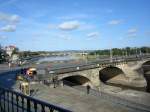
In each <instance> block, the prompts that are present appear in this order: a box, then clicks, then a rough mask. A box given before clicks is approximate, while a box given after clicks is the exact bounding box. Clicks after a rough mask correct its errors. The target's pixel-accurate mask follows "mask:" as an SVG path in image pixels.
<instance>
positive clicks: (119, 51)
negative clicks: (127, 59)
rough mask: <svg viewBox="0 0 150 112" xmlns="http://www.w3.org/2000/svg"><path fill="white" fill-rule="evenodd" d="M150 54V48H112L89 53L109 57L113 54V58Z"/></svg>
mask: <svg viewBox="0 0 150 112" xmlns="http://www.w3.org/2000/svg"><path fill="white" fill-rule="evenodd" d="M146 53H150V47H140V48H137V47H126V48H112V49H105V50H95V51H92V52H90V53H89V55H103V56H108V55H110V54H112V55H113V56H125V55H126V56H129V55H142V54H146Z"/></svg>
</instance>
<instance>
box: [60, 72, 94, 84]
mask: <svg viewBox="0 0 150 112" xmlns="http://www.w3.org/2000/svg"><path fill="white" fill-rule="evenodd" d="M61 80H62V81H63V82H64V83H66V84H68V85H69V86H79V85H82V86H86V85H90V86H91V87H92V83H91V80H90V79H89V78H87V77H85V76H82V75H69V76H66V77H62V78H61Z"/></svg>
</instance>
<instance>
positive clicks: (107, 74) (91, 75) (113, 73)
mask: <svg viewBox="0 0 150 112" xmlns="http://www.w3.org/2000/svg"><path fill="white" fill-rule="evenodd" d="M149 67H150V59H143V60H136V61H135V60H134V61H128V62H120V61H116V62H107V63H96V64H91V65H85V66H76V67H70V68H61V69H56V70H53V71H49V73H52V72H53V73H55V74H57V77H58V80H61V81H69V82H72V83H75V84H77V85H83V86H86V85H87V84H88V85H90V86H91V87H93V88H94V87H99V86H100V85H102V84H104V83H106V82H109V83H116V84H120V85H125V86H133V87H136V88H138V87H139V88H142V87H146V86H147V80H146V79H145V77H144V75H143V74H144V72H145V71H146V72H148V71H150V69H149Z"/></svg>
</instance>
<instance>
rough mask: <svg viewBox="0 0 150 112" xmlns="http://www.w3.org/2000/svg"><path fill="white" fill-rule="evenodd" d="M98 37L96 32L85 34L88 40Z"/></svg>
mask: <svg viewBox="0 0 150 112" xmlns="http://www.w3.org/2000/svg"><path fill="white" fill-rule="evenodd" d="M98 36H99V33H98V32H91V33H89V34H87V37H89V38H96V37H98Z"/></svg>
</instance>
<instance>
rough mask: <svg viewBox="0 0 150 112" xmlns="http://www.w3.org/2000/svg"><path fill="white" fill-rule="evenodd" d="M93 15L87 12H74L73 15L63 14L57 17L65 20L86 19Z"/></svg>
mask: <svg viewBox="0 0 150 112" xmlns="http://www.w3.org/2000/svg"><path fill="white" fill-rule="evenodd" d="M90 17H91V16H89V15H87V14H73V15H66V16H61V17H57V18H58V19H61V20H62V19H63V20H73V19H86V18H90Z"/></svg>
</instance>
